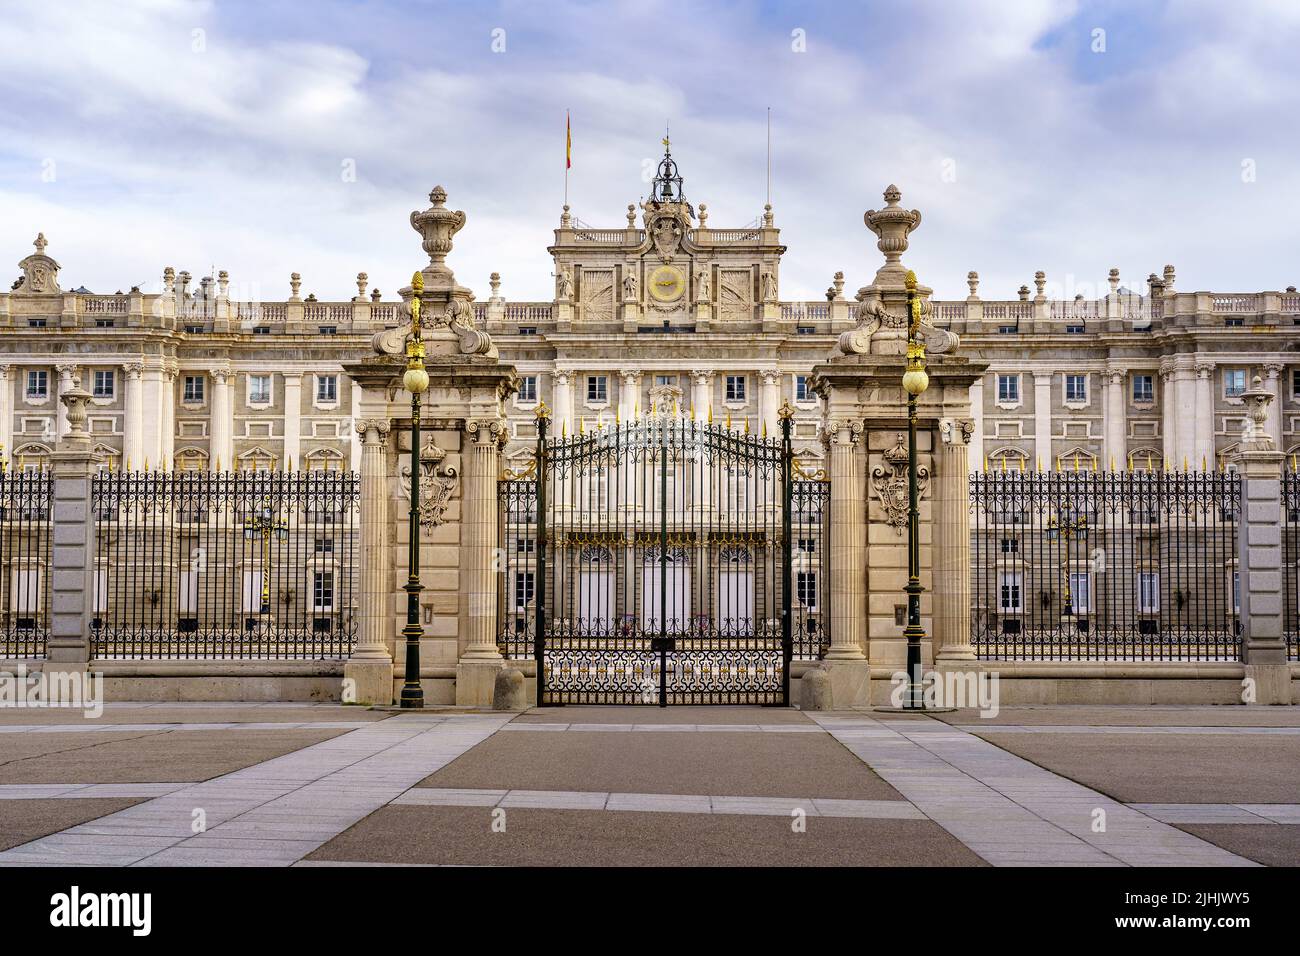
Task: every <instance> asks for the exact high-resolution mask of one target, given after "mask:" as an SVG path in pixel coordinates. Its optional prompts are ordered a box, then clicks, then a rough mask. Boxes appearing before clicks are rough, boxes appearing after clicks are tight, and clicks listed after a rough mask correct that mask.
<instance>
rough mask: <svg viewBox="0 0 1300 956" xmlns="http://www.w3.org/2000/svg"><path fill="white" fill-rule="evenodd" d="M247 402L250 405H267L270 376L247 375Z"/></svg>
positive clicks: (269, 394)
mask: <svg viewBox="0 0 1300 956" xmlns="http://www.w3.org/2000/svg"><path fill="white" fill-rule="evenodd" d="M248 402H249V404H250V405H255V404H261V405H267V404H270V402H271V376H269V375H250V376H248Z"/></svg>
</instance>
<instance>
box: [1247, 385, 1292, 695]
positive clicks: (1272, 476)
mask: <svg viewBox="0 0 1300 956" xmlns="http://www.w3.org/2000/svg"><path fill="white" fill-rule="evenodd" d="M1242 400H1243V401H1244V402H1245V403H1246V407H1247V409H1249V410H1250V413H1251V417H1250V418H1249V419H1247V422H1246V430H1245V434H1244V435H1243V436H1242V439H1241V444H1240V445H1239V446H1238V449H1239V451H1238V453H1237V456H1236V459H1235V461H1236V464H1237V471H1238V473H1239V474H1240V475H1241V518H1240V520H1239V522H1238V525H1237V575H1238V588H1239V604H1240V610H1239V615H1240V619H1241V659H1242V661H1243V662H1244V663H1245V665H1246V678H1247V679H1248V680H1250V681H1252V682H1253V684H1254V688H1253V691H1254V692H1253V694H1252V695H1249V696H1247V697H1246V702H1247V703H1253V704H1289V703H1291V668H1290V666H1289V665H1288V663H1287V647H1286V637H1285V634H1284V630H1283V628H1284V624H1283V619H1284V611H1283V606H1282V602H1283V601H1284V600H1285V597H1284V590H1283V587H1282V577H1283V575H1282V524H1283V514H1282V465H1283V458H1284V456H1283V454H1282V453H1281V452H1280V451H1278V450H1277V448H1276V447H1275V446H1274V444H1273V437H1272V435H1271V434H1270V433H1269V430H1268V420H1269V406H1270V405H1271V404H1272V401H1273V394H1272V392H1271V391H1269V389H1268V388H1267V387H1265V385H1264V383H1263V382H1262V381H1261V380H1260V378H1259V376H1255V381H1254V383H1253V385H1252V387H1251V389H1250V390H1249V391H1247V392H1246V393H1245V394H1244V395H1242Z"/></svg>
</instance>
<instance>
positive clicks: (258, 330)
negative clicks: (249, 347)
mask: <svg viewBox="0 0 1300 956" xmlns="http://www.w3.org/2000/svg"><path fill="white" fill-rule="evenodd" d="M197 331H199V332H202V331H203V329H202V327H200V328H199V329H198V330H197ZM253 334H254V335H270V334H271V327H270V326H269V325H258V326H254V327H253Z"/></svg>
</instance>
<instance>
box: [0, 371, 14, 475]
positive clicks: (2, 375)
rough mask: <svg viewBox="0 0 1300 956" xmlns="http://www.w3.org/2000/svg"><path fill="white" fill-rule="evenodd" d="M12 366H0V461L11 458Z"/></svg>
mask: <svg viewBox="0 0 1300 956" xmlns="http://www.w3.org/2000/svg"><path fill="white" fill-rule="evenodd" d="M12 370H13V366H12V365H0V461H3V460H7V459H9V458H11V457H13V451H14V449H13V444H14V383H13V379H11V378H10V377H9V373H10V372H11V371H12Z"/></svg>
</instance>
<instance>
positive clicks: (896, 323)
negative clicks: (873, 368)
mask: <svg viewBox="0 0 1300 956" xmlns="http://www.w3.org/2000/svg"><path fill="white" fill-rule="evenodd" d="M920 302H921V334H920V338H921V340H922V341H923V342H924V343H925V348H926V351H928V352H931V353H933V354H935V355H942V354H945V353H950V352H956V351H957V347H958V346H959V345H960V344H961V338H960V337H959V336H958V335H957V333H955V332H951V331H949V330H948V329H940V328H937V327H936V326H935V325H933V324H932V322H931V321H930V316H931V315H932V314H933V310H932V309H931V307H930V300H929V299H921V300H920ZM857 320H858V324H857V325H856V326H855V327H854V328H851V329H849V330H847V331H845V332H842V333H840V338H839V342H838V343H837V346H838V348H839V350H840V351H841V352H843V353H844V354H845V355H866V354H868V353H869V352H870V351H871V338H872V336H873V335H875V334H876V332H877V331H879V330H880V329H889V330H891V331H893V332H895V334H896V335H897V334H901V333H902V331H903V330H904V329H906V328H907V319H906V317H905V316H903V315H900V314H897V313H894V312H891V311H890V310H889V309H887V308H885V307H884V306H883V305H882V304H881V303H880V301H879V300H878V299H876V298H866V299H863V300H862V301H861V304H860V305H859V306H858V312H857Z"/></svg>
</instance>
